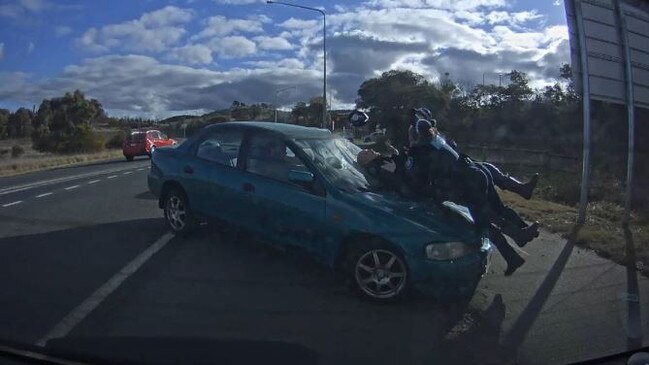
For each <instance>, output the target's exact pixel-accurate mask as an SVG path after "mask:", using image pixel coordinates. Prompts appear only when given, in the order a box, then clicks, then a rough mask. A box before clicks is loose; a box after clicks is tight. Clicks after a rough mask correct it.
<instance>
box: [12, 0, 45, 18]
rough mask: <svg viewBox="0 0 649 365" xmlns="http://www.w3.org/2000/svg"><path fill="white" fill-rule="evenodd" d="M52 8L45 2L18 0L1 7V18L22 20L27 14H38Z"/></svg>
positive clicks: (43, 0) (42, 0) (41, 0)
mask: <svg viewBox="0 0 649 365" xmlns="http://www.w3.org/2000/svg"><path fill="white" fill-rule="evenodd" d="M50 7H52V4H51V3H50V2H48V1H45V0H17V1H9V2H7V3H6V4H3V5H0V16H3V17H7V18H20V17H22V16H24V15H25V14H26V13H27V12H32V13H37V12H40V11H43V10H46V9H48V8H50Z"/></svg>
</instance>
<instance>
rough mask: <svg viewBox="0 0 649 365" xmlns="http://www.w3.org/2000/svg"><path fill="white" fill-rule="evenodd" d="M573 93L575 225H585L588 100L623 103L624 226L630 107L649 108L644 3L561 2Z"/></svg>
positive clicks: (648, 24) (648, 13)
mask: <svg viewBox="0 0 649 365" xmlns="http://www.w3.org/2000/svg"><path fill="white" fill-rule="evenodd" d="M564 4H565V8H566V17H567V23H568V31H569V35H570V56H571V60H572V69H573V78H574V85H575V88H576V90H577V91H578V92H579V93H581V94H582V96H583V110H584V113H583V114H584V143H583V147H584V151H583V169H582V184H581V197H580V202H581V203H580V208H579V218H578V222H579V223H584V221H585V214H586V205H587V203H588V183H589V177H590V129H591V127H590V100H591V99H594V100H601V101H606V102H612V103H618V104H625V105H626V106H627V119H628V124H629V136H628V158H627V189H626V190H627V191H626V199H625V218H624V220H625V223H626V222H628V218H629V212H630V206H631V187H632V182H633V163H634V145H635V121H634V118H635V114H634V107H642V108H649V2H648V1H646V0H565V1H564Z"/></svg>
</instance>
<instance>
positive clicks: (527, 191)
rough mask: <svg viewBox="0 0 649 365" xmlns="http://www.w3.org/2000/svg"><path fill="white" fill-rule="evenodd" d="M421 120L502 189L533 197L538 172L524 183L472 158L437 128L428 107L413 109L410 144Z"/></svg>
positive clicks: (416, 134)
mask: <svg viewBox="0 0 649 365" xmlns="http://www.w3.org/2000/svg"><path fill="white" fill-rule="evenodd" d="M420 120H427V121H429V122H431V124H432V125H433V128H435V130H436V133H437V135H438V136H440V138H441V139H443V140H444V141H445V142H446V143H447V144H448V145H449V146H450V147H451V148H453V149H454V150H455V151H456V152H457V153H458V154H459V155H460V156H461V157H462V158H465V159H467V158H468V159H470V160H471V161H472V162H473V163H474V164H476V165H477V166H478V167H480V168H481V169H482V170H483V171H485V172H487V173H489V174H490V175H491V178H492V180H493V183H494V185H496V186H497V187H499V188H500V189H502V190H508V191H511V192H512V193H515V194H518V195H519V196H521V197H522V198H524V199H526V200H529V199H531V198H532V194H533V193H534V189H535V188H536V185H537V184H538V182H539V174H538V173H536V174H534V175H533V176H532V178H531V179H530V180H529V181H528V182H527V183H523V182H521V181H519V180H518V179H516V178H515V177H513V176H511V175H510V174H508V173H507V174H506V173H503V172H502V171H501V170H500V169H499V168H498V167H496V165H494V164H493V163H491V162H487V161H476V160H474V159H472V158H471V157H470V156H468V155H466V154H464V153H462V151H460V149H459V148H458V146H457V144H456V143H455V141H453V140H452V139H450V138H448V137H446V136H445V135H444V134H442V133H440V132H439V130H437V121H435V119H433V115H432V113H431V112H430V110H428V109H427V108H414V109H412V121H411V123H410V126H409V128H408V142H409V143H410V146H414V145H415V144H416V143H417V139H418V136H419V134H418V133H417V128H416V124H417V122H418V121H420Z"/></svg>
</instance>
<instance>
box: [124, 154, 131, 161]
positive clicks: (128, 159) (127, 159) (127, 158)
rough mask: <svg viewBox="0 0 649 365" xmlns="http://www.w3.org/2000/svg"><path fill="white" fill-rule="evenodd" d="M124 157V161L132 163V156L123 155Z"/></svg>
mask: <svg viewBox="0 0 649 365" xmlns="http://www.w3.org/2000/svg"><path fill="white" fill-rule="evenodd" d="M124 157H126V161H128V162H131V161H133V156H131V155H124Z"/></svg>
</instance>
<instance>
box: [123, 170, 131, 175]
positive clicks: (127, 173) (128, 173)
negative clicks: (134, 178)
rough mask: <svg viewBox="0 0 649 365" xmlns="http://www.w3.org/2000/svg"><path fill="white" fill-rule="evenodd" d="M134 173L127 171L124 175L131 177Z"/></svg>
mask: <svg viewBox="0 0 649 365" xmlns="http://www.w3.org/2000/svg"><path fill="white" fill-rule="evenodd" d="M132 173H133V171H126V172H125V173H124V175H130V174H132Z"/></svg>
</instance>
